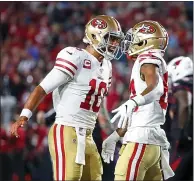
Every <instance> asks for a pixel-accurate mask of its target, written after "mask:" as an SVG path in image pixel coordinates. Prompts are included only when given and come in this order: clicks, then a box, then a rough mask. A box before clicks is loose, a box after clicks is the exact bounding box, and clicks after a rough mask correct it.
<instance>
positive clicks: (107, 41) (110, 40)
mask: <svg viewBox="0 0 194 181" xmlns="http://www.w3.org/2000/svg"><path fill="white" fill-rule="evenodd" d="M123 37H124V35H123V33H122V30H121V27H120V24H119V22H118V21H117V20H116V19H115V18H113V17H110V16H106V15H100V16H96V17H95V18H93V19H91V20H90V21H89V22H88V23H87V24H86V27H85V37H84V38H83V42H84V43H86V44H87V47H86V49H80V48H76V47H67V48H64V49H63V50H61V51H60V52H59V53H58V55H57V58H56V62H55V65H54V68H53V69H52V70H51V71H50V72H49V73H48V75H47V76H46V77H45V78H44V79H43V81H42V82H41V83H40V85H38V86H37V87H36V88H35V89H34V91H33V92H32V93H31V95H30V97H29V98H28V100H27V102H26V103H25V105H24V109H23V110H22V112H21V115H20V118H19V120H18V121H17V122H15V123H14V124H13V125H12V128H11V132H12V134H14V135H16V136H19V135H18V133H17V130H18V128H19V127H20V126H23V125H25V124H26V123H27V121H28V120H29V119H30V117H31V116H32V112H33V111H34V110H35V108H36V107H37V105H38V104H39V102H40V101H41V99H42V98H43V97H44V96H45V95H46V94H48V93H50V92H52V91H53V106H54V109H55V111H56V119H55V123H54V124H53V126H52V127H51V128H50V131H49V135H48V144H49V150H50V154H51V158H52V164H53V171H54V180H80V179H82V180H101V175H102V164H101V159H100V155H99V154H98V151H97V148H96V145H95V143H94V141H93V138H92V131H93V129H94V126H95V123H96V119H97V116H98V112H99V109H100V104H101V102H102V99H103V97H104V95H105V94H107V92H108V88H109V86H110V84H111V77H112V65H111V62H110V60H112V59H116V58H118V53H119V49H120V42H121V39H122V38H123Z"/></svg>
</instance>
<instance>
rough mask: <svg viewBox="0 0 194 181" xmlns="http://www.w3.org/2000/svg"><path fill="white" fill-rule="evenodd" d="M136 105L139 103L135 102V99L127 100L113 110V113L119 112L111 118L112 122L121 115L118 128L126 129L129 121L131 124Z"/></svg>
mask: <svg viewBox="0 0 194 181" xmlns="http://www.w3.org/2000/svg"><path fill="white" fill-rule="evenodd" d="M136 106H137V104H136V103H135V101H133V100H131V99H130V100H128V101H127V102H125V103H124V104H122V105H121V106H120V107H118V108H117V109H114V110H113V111H112V113H116V112H117V114H115V115H114V117H113V118H112V119H111V120H110V122H111V123H114V122H115V121H116V120H117V118H119V117H120V119H119V122H118V128H123V129H124V128H125V127H126V125H127V123H128V126H129V125H130V123H131V117H132V113H133V110H134V109H135V107H136Z"/></svg>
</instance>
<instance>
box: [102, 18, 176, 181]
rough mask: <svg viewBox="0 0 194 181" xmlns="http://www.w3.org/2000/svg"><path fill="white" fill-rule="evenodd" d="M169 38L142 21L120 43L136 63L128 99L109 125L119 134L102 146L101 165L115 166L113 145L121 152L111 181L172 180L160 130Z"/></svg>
mask: <svg viewBox="0 0 194 181" xmlns="http://www.w3.org/2000/svg"><path fill="white" fill-rule="evenodd" d="M167 44H168V34H167V32H166V30H165V29H164V27H163V26H161V25H160V24H159V23H158V22H155V21H142V22H140V23H138V24H136V25H135V26H134V27H133V28H131V29H130V30H129V31H128V32H127V34H126V37H125V39H124V51H125V52H126V53H127V54H128V55H127V56H128V58H129V59H132V60H134V61H135V62H134V65H133V69H132V75H131V80H130V86H129V91H130V99H129V100H128V101H127V102H125V103H124V104H123V105H121V106H120V107H118V108H117V109H115V110H113V113H116V114H115V115H114V117H113V118H112V120H111V122H112V123H113V122H115V121H116V120H117V119H118V129H117V130H116V131H114V132H113V133H112V134H111V135H110V136H109V137H108V138H107V139H106V140H105V141H104V142H103V145H102V157H103V159H104V161H105V162H110V160H113V154H114V150H115V145H116V142H117V141H118V140H119V139H120V137H123V136H124V137H123V146H122V148H121V150H120V156H119V159H118V161H117V165H116V168H115V180H130V181H132V180H133V181H135V180H162V176H164V178H165V179H167V178H169V177H172V176H173V175H174V173H173V171H172V169H171V168H170V166H169V152H168V148H169V142H168V141H167V138H166V134H165V132H164V130H163V129H161V128H160V126H161V125H163V124H164V122H165V114H166V109H167V105H168V102H167V100H168V99H167V98H168V71H167V65H166V62H165V61H164V59H163V55H164V52H165V49H166V47H167Z"/></svg>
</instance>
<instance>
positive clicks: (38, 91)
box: [24, 86, 46, 112]
mask: <svg viewBox="0 0 194 181" xmlns="http://www.w3.org/2000/svg"><path fill="white" fill-rule="evenodd" d="M45 96H46V92H45V91H44V89H43V88H42V87H41V86H37V87H36V88H35V89H34V91H33V92H32V93H31V94H30V96H29V98H28V99H27V102H26V103H25V105H24V108H25V109H29V110H30V111H32V112H33V111H34V110H35V109H36V107H37V106H38V105H39V103H40V102H41V100H42V99H43V98H44V97H45Z"/></svg>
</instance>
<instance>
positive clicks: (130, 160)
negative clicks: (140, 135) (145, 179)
mask: <svg viewBox="0 0 194 181" xmlns="http://www.w3.org/2000/svg"><path fill="white" fill-rule="evenodd" d="M138 145H139V143H135V147H134V150H133V153H132V156H131V158H130V159H129V163H128V169H127V177H126V180H129V177H130V173H131V166H132V162H133V159H134V157H135V155H136V152H137V148H138Z"/></svg>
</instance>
